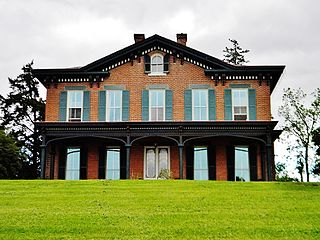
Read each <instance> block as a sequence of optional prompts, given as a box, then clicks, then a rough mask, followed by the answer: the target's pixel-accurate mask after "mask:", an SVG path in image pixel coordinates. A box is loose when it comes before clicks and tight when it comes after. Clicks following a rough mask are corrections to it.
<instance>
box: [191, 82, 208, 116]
mask: <svg viewBox="0 0 320 240" xmlns="http://www.w3.org/2000/svg"><path fill="white" fill-rule="evenodd" d="M195 91H205V92H206V98H207V118H206V119H204V120H195V119H194V92H195ZM191 94H192V100H191V101H192V102H191V107H192V121H208V120H209V89H203V88H200V89H191Z"/></svg>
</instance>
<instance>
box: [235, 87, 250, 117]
mask: <svg viewBox="0 0 320 240" xmlns="http://www.w3.org/2000/svg"><path fill="white" fill-rule="evenodd" d="M240 91H241V92H245V93H246V98H245V101H246V105H245V107H246V108H247V117H246V120H236V119H235V117H234V116H235V111H234V108H235V107H237V106H242V107H244V105H237V106H235V105H234V92H240ZM231 98H232V120H234V121H248V120H249V91H248V89H247V88H235V89H232V90H231ZM238 115H240V114H238ZM241 115H242V114H241ZM243 115H244V114H243Z"/></svg>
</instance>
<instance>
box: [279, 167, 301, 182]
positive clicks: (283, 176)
mask: <svg viewBox="0 0 320 240" xmlns="http://www.w3.org/2000/svg"><path fill="white" fill-rule="evenodd" d="M275 170H276V181H279V182H297V181H298V180H297V179H296V178H292V177H290V176H289V174H288V171H287V166H286V164H285V163H280V162H278V163H277V164H276V167H275Z"/></svg>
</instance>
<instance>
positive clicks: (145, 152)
mask: <svg viewBox="0 0 320 240" xmlns="http://www.w3.org/2000/svg"><path fill="white" fill-rule="evenodd" d="M147 148H153V149H155V155H156V156H155V158H156V177H155V178H147V177H146V172H147V151H146V150H147ZM159 148H166V149H167V150H168V170H169V171H170V164H171V161H170V146H156V147H155V146H144V149H143V179H146V180H153V179H157V177H158V175H159Z"/></svg>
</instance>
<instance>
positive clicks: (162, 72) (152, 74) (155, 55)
mask: <svg viewBox="0 0 320 240" xmlns="http://www.w3.org/2000/svg"><path fill="white" fill-rule="evenodd" d="M154 57H161V61H162V71H160V72H153V71H152V65H156V64H155V63H152V59H153V58H154ZM157 65H160V64H157ZM148 75H149V76H165V75H167V74H166V73H165V72H164V56H163V55H162V54H160V53H155V54H152V55H151V56H150V73H149V74H148Z"/></svg>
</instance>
